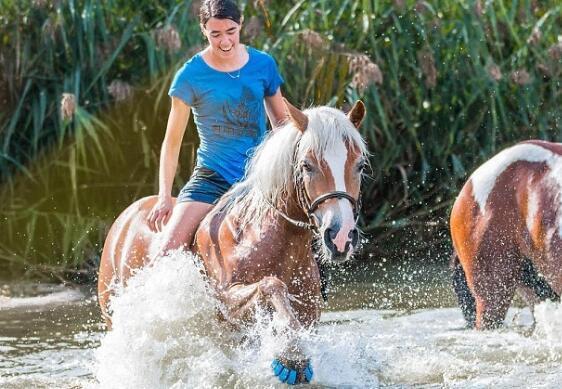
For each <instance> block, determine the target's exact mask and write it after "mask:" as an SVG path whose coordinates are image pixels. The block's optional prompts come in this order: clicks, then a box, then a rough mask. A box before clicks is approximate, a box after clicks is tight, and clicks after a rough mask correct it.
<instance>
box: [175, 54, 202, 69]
mask: <svg viewBox="0 0 562 389" xmlns="http://www.w3.org/2000/svg"><path fill="white" fill-rule="evenodd" d="M201 54H202V51H198V52H197V53H195V54H193V55H192V56H191V57H189V58H188V59H187V60H186V61H185V62H184V63H183V65H182V66H181V67H180V68H179V69H178V72H181V73H196V72H199V71H201V70H202V69H204V67H203V66H202V63H201V61H202V58H201Z"/></svg>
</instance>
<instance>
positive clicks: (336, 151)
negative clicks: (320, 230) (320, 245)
mask: <svg viewBox="0 0 562 389" xmlns="http://www.w3.org/2000/svg"><path fill="white" fill-rule="evenodd" d="M324 160H325V161H326V163H327V164H328V166H329V168H330V170H331V172H332V177H334V183H335V186H336V188H335V190H336V191H341V192H347V188H346V187H345V162H346V161H347V148H346V147H345V144H344V142H343V140H342V141H341V142H339V143H338V144H337V146H336V147H334V148H333V149H331V150H329V152H327V153H326V155H325V156H324ZM337 205H338V210H339V214H340V216H341V228H340V230H339V231H338V234H337V235H336V238H335V239H334V244H335V245H336V247H337V248H338V251H340V252H343V251H344V249H345V245H346V243H347V242H348V241H349V239H350V238H349V232H350V231H351V230H352V229H354V228H355V219H354V218H353V207H352V205H351V203H350V202H349V200H346V199H339V200H337ZM326 216H328V217H333V216H335V215H334V214H333V211H332V210H331V209H330V210H328V211H327V215H326Z"/></svg>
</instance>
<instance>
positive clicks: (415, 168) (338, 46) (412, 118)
mask: <svg viewBox="0 0 562 389" xmlns="http://www.w3.org/2000/svg"><path fill="white" fill-rule="evenodd" d="M4 1H6V0H4ZM8 3H10V4H11V6H10V7H8V8H7V9H8V10H9V13H8V15H11V17H10V18H7V19H6V18H5V17H4V16H2V18H1V19H0V22H1V23H0V25H1V26H2V28H4V26H7V25H10V26H12V27H13V25H14V24H18V23H19V24H20V25H21V26H23V24H24V20H26V22H25V23H27V24H25V26H24V27H26V28H22V27H21V26H20V29H15V30H10V31H19V32H17V33H12V35H10V34H8V35H9V37H8V40H9V45H8V46H7V47H9V48H11V49H14V50H15V49H16V48H18V50H20V51H19V52H20V55H19V58H20V62H19V65H17V66H16V62H13V63H10V62H9V61H8V66H7V67H6V69H7V70H4V73H3V74H4V78H2V77H0V85H6V84H9V90H10V92H11V94H10V96H9V100H10V104H9V106H10V111H9V113H8V114H4V112H2V113H0V120H2V121H1V122H0V125H1V127H0V128H1V132H0V146H4V149H3V154H2V156H3V158H4V161H5V162H4V163H2V169H0V170H1V171H2V173H0V174H3V177H4V180H5V184H4V186H3V187H2V188H1V189H0V203H2V208H1V209H0V220H2V221H0V223H2V225H1V226H0V227H1V228H2V231H4V229H5V230H6V231H7V233H6V236H7V238H6V239H4V240H3V241H2V243H0V258H2V259H4V261H3V262H2V261H1V260H0V267H2V263H4V264H5V265H6V266H4V268H9V269H13V270H14V271H15V270H18V269H21V268H22V267H23V268H24V269H26V270H27V272H28V273H29V274H32V275H37V274H56V275H58V276H63V277H66V275H65V274H67V273H66V272H67V271H68V270H74V271H76V270H77V269H78V270H79V269H84V268H89V266H91V267H93V268H95V263H96V260H97V258H98V257H99V254H100V252H101V245H102V244H103V237H104V235H105V233H106V230H107V228H108V226H109V225H110V224H111V222H112V221H113V219H114V218H115V217H116V215H117V214H118V213H119V212H120V211H121V210H123V209H124V208H125V207H126V206H127V205H128V204H130V203H131V202H133V201H134V200H135V199H138V198H139V197H141V196H144V195H148V194H153V193H156V191H157V166H158V153H159V147H160V142H161V140H162V137H163V132H164V126H165V121H166V117H167V110H168V108H169V106H168V105H169V102H168V99H167V97H166V90H167V87H168V85H169V83H170V80H171V77H172V75H173V72H174V69H175V68H177V66H178V65H180V64H181V62H182V61H183V59H184V58H186V57H188V55H189V54H188V53H190V52H194V48H195V47H196V46H197V45H198V44H200V39H201V36H200V33H199V31H198V25H197V21H196V20H195V18H194V16H193V11H192V9H191V6H190V4H189V2H187V3H186V2H181V1H177V2H176V1H169V2H162V1H161V2H146V4H145V3H144V2H143V3H142V5H138V6H135V7H134V9H133V8H132V6H127V5H123V2H120V1H105V2H103V3H102V2H94V1H90V2H88V1H76V2H71V1H69V2H61V3H59V5H58V6H57V7H58V8H57V9H35V8H30V7H27V8H25V10H26V11H25V12H24V11H22V10H21V9H23V8H24V7H21V6H20V9H19V10H18V6H17V5H16V4H19V3H16V2H13V3H12V2H8ZM72 4H73V5H72ZM100 4H103V7H101V5H100ZM242 4H243V6H244V16H245V28H246V29H245V37H244V40H245V41H246V42H248V43H250V44H251V45H253V46H255V47H258V48H264V49H265V50H267V51H269V52H271V53H272V54H273V55H274V57H275V58H276V59H277V61H278V64H279V68H280V70H281V73H282V74H283V76H284V78H285V81H286V83H285V85H284V86H283V93H284V94H285V95H286V96H287V97H288V98H289V100H291V101H293V102H294V103H295V104H297V105H301V106H303V107H307V106H310V105H319V104H329V105H336V106H349V104H350V103H352V102H353V101H354V100H355V99H357V98H361V99H363V100H364V101H365V103H366V105H367V109H368V116H367V118H366V120H365V122H364V124H363V126H362V128H361V132H362V134H363V135H364V136H365V139H366V140H367V142H368V144H369V148H370V150H371V152H372V157H371V165H372V172H371V174H370V177H369V178H367V179H366V181H365V185H364V201H363V203H364V206H363V215H362V219H361V224H362V227H363V229H364V230H365V231H366V232H367V233H368V234H370V236H371V237H372V240H371V244H372V245H373V246H371V249H376V250H383V251H384V250H388V248H381V247H382V242H387V240H386V239H387V238H388V236H389V235H393V234H397V233H399V234H400V236H402V237H403V238H404V237H408V238H407V239H403V240H408V239H410V238H412V239H418V240H420V237H422V238H423V241H424V244H423V245H421V246H423V247H427V246H436V245H442V242H443V241H446V240H447V239H446V237H445V234H443V233H442V232H443V229H444V228H445V227H446V225H447V223H446V216H447V212H448V209H449V207H450V205H451V202H452V201H453V199H454V196H455V194H456V193H457V191H458V189H459V188H460V186H461V185H462V184H463V182H464V181H465V180H466V178H467V175H468V174H469V173H470V172H471V171H472V170H474V168H475V167H476V166H477V165H478V164H480V163H482V162H483V161H484V160H486V159H487V158H489V157H490V156H491V155H492V154H494V153H495V152H497V151H498V150H499V149H501V148H502V147H505V146H506V145H509V144H512V143H514V142H516V141H519V140H524V139H529V138H542V139H550V140H555V141H559V140H560V137H561V136H560V133H561V132H560V129H561V128H560V127H561V124H560V106H561V103H562V99H561V97H560V80H561V77H560V76H561V63H560V58H561V55H560V51H557V50H558V49H557V47H558V46H559V45H560V43H559V41H560V39H562V38H560V36H561V34H562V31H561V26H562V23H561V22H562V20H561V9H560V6H558V4H557V2H556V1H543V2H536V1H531V0H528V1H505V0H498V1H494V2H490V1H481V2H479V1H472V0H471V1H468V0H466V1H460V2H449V1H444V0H437V1H428V2H423V1H418V2H412V1H374V0H361V1H358V0H338V1H328V0H309V1H291V2H272V1H266V0H257V1H246V2H242ZM71 5H72V6H71ZM3 9H4V8H3ZM59 9H60V12H59V11H58V10H59ZM73 9H74V11H73ZM139 10H140V11H139ZM55 11H56V12H55ZM18 12H19V13H18ZM22 12H23V14H22ZM3 15H4V14H3ZM24 15H27V17H28V19H25V18H24V17H23V16H24ZM53 15H56V18H57V19H55V20H56V21H57V23H58V24H56V25H57V26H58V27H57V30H56V31H57V32H56V34H55V35H54V36H55V38H54V39H51V40H48V41H45V40H44V39H45V36H44V35H45V34H44V32H43V31H44V30H41V31H38V28H35V29H34V28H33V26H43V24H42V23H44V21H45V20H48V18H49V17H52V16H53ZM96 15H97V16H96ZM30 18H31V19H30ZM29 20H34V21H35V23H30V22H29ZM165 25H174V26H175V27H176V28H177V29H178V31H179V35H180V37H181V40H182V47H181V50H179V51H177V52H169V51H165V50H161V49H160V48H159V43H158V40H157V39H156V38H155V35H154V33H153V31H154V30H155V28H157V27H162V26H165ZM250 27H251V28H250ZM534 30H538V31H540V34H533V31H534ZM4 34H5V33H4ZM18 34H19V38H18ZM539 35H540V36H539ZM4 36H5V35H4ZM0 39H2V38H1V37H0ZM3 39H6V38H3ZM17 39H19V42H20V43H19V44H16V43H17V42H18V41H17ZM160 43H161V42H160ZM557 45H558V46H557ZM25 47H27V49H25ZM5 48H6V46H2V48H1V49H0V50H2V52H4V50H5ZM561 50H562V49H561ZM100 53H103V55H101V54H100ZM363 54H364V55H366V56H367V57H361V56H360V55H363ZM13 58H15V57H13ZM365 58H366V59H365ZM354 61H355V62H354ZM3 63H4V64H5V63H6V61H5V59H4V62H3ZM372 64H376V65H377V66H378V70H379V71H380V74H377V72H376V71H373V69H374V68H373V66H372ZM369 69H370V71H366V70H369ZM515 71H520V72H519V73H514V72H515ZM6 74H7V75H8V76H7V77H6V76H5V75H6ZM500 75H501V77H500ZM115 79H120V80H124V81H126V82H128V83H129V84H131V85H133V92H134V93H133V95H132V96H129V97H128V98H127V99H125V101H123V102H115V98H114V97H112V96H111V95H110V94H109V90H108V88H109V84H110V83H111V81H112V80H115ZM63 92H67V93H74V94H76V96H78V102H77V106H78V109H77V110H76V114H75V116H74V118H73V119H72V120H69V121H62V120H61V118H60V115H59V113H58V103H59V101H60V96H61V94H62V93H63ZM2 98H4V97H3V95H2V93H0V99H2ZM189 134H190V135H189V136H188V137H187V138H188V139H186V142H185V146H184V149H183V150H182V154H181V155H182V157H181V158H182V161H181V169H180V171H179V172H178V180H177V183H178V185H179V184H181V182H183V181H184V180H185V178H186V177H187V176H188V174H189V169H190V167H191V164H192V161H193V155H194V150H195V147H196V138H195V137H194V136H193V131H190V132H189ZM14 171H15V172H16V174H15V175H11V174H12V173H13V172H14ZM6 177H8V178H7V179H6ZM421 246H420V247H421ZM420 247H418V248H420Z"/></svg>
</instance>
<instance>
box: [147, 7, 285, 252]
mask: <svg viewBox="0 0 562 389" xmlns="http://www.w3.org/2000/svg"><path fill="white" fill-rule="evenodd" d="M199 17H200V24H201V31H202V32H203V35H204V36H205V38H206V39H207V41H208V43H209V44H208V46H207V47H206V48H205V49H204V50H202V51H201V52H199V53H197V54H195V55H194V56H193V57H192V58H191V59H189V60H188V61H187V62H186V63H185V64H184V66H183V67H182V68H181V69H180V70H179V71H178V72H177V74H176V76H175V77H174V80H173V82H172V85H171V87H170V91H169V95H170V97H171V98H172V108H171V111H170V115H169V119H168V126H167V129H166V136H165V138H164V142H163V144H162V152H161V156H160V175H159V186H160V189H159V195H158V200H157V202H156V203H155V205H154V207H153V208H152V210H151V212H150V213H149V215H148V225H149V227H150V228H151V229H152V231H159V232H162V235H163V237H162V240H161V242H162V244H161V247H159V248H157V250H156V251H155V253H157V254H156V256H157V257H158V256H160V255H161V254H164V253H166V252H167V251H169V250H171V249H176V248H179V247H184V248H185V247H188V246H189V243H190V242H191V240H192V238H193V234H194V232H195V229H196V227H197V225H198V224H199V222H200V221H201V220H202V219H203V217H204V216H205V215H206V214H207V213H208V212H209V211H210V210H211V209H212V208H213V206H214V204H215V203H216V202H217V200H218V199H219V198H220V197H221V196H222V195H223V194H224V193H225V192H226V191H227V190H228V189H229V188H230V186H231V185H232V184H234V183H235V182H237V181H238V180H240V179H241V178H242V176H243V175H244V168H245V164H246V160H247V159H248V156H249V155H250V150H251V149H253V148H255V147H256V146H258V145H259V144H260V143H261V141H262V139H263V138H264V136H265V134H266V129H267V124H266V113H267V115H268V116H269V120H270V122H271V124H272V127H276V126H278V125H279V124H280V123H281V122H282V121H283V120H284V119H285V105H284V103H283V98H282V95H281V92H280V85H281V84H282V83H283V79H282V78H281V76H280V75H279V73H278V71H277V65H276V64H275V61H274V60H273V58H271V57H270V56H269V55H268V54H266V53H264V52H261V51H259V50H256V49H254V48H251V47H249V46H246V45H244V44H242V43H240V30H241V28H242V18H241V13H240V10H239V9H238V7H237V6H236V4H235V3H234V2H232V1H230V0H206V1H204V2H203V4H202V5H201V9H200V14H199ZM264 102H265V104H264ZM190 112H193V115H194V121H195V124H196V126H197V131H198V133H199V138H200V140H201V143H200V147H199V149H198V150H197V163H196V167H195V170H194V172H193V174H192V176H191V178H190V179H189V181H188V182H187V184H186V185H185V187H184V188H183V189H182V190H181V191H180V193H179V195H178V199H177V203H176V204H175V205H174V201H173V198H172V193H171V188H172V183H173V177H174V175H175V172H176V169H177V163H178V155H179V150H180V145H181V142H182V138H183V135H184V132H185V128H186V124H187V121H188V118H189V115H190Z"/></svg>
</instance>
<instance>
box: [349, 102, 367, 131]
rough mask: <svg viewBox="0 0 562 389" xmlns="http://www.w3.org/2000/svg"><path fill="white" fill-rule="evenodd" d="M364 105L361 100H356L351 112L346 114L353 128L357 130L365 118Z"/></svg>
mask: <svg viewBox="0 0 562 389" xmlns="http://www.w3.org/2000/svg"><path fill="white" fill-rule="evenodd" d="M365 111H366V110H365V104H363V102H362V101H361V100H357V101H356V102H355V104H354V105H353V108H351V111H349V112H348V113H347V117H348V118H349V120H350V121H351V123H353V125H354V126H355V128H359V126H360V125H361V122H362V121H363V119H364V118H365Z"/></svg>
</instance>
